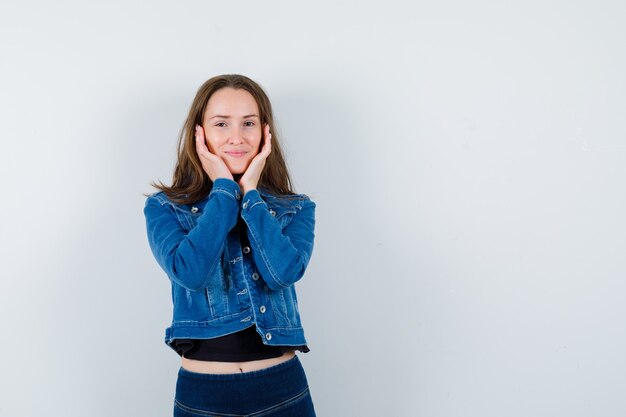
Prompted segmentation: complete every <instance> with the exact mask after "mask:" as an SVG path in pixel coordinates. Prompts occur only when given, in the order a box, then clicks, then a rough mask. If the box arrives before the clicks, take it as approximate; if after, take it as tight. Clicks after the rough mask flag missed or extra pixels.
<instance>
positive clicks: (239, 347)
mask: <svg viewBox="0 0 626 417" xmlns="http://www.w3.org/2000/svg"><path fill="white" fill-rule="evenodd" d="M172 347H173V348H174V349H175V350H176V352H177V353H178V354H179V355H180V356H184V357H185V358H188V359H197V360H205V361H220V362H245V361H254V360H258V359H268V358H277V357H279V356H281V355H282V354H283V352H285V351H287V350H292V349H295V350H299V351H301V352H304V353H307V352H309V351H310V349H309V348H308V347H307V346H306V345H301V346H269V345H264V344H263V341H262V340H261V335H259V334H258V333H257V331H256V326H251V327H248V328H246V329H244V330H241V331H239V332H236V333H231V334H227V335H225V336H221V337H216V338H213V339H174V341H173V342H172Z"/></svg>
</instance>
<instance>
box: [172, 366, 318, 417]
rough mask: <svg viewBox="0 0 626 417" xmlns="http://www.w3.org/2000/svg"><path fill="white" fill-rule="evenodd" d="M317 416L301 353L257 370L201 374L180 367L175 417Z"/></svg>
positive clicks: (175, 400)
mask: <svg viewBox="0 0 626 417" xmlns="http://www.w3.org/2000/svg"><path fill="white" fill-rule="evenodd" d="M196 416H204V417H209V416H212V417H217V416H220V417H224V416H231V417H235V416H238V417H243V416H250V417H252V416H254V417H315V409H314V406H313V400H312V398H311V393H310V391H309V385H308V382H307V378H306V375H305V372H304V368H303V367H302V364H301V362H300V360H299V359H298V356H294V357H293V358H291V359H290V360H288V361H286V362H282V363H279V364H278V365H274V366H271V367H269V368H264V369H260V370H258V371H251V372H243V373H239V374H202V373H197V372H191V371H188V370H186V369H185V368H183V367H180V368H179V371H178V380H177V381H176V397H175V399H174V417H196Z"/></svg>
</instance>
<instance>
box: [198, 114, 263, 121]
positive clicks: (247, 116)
mask: <svg viewBox="0 0 626 417" xmlns="http://www.w3.org/2000/svg"><path fill="white" fill-rule="evenodd" d="M249 117H259V115H258V114H246V115H245V116H243V118H244V119H247V118H249ZM215 118H220V119H230V118H231V117H230V116H226V115H222V114H217V115H215V116H213V117H210V118H209V120H211V119H215Z"/></svg>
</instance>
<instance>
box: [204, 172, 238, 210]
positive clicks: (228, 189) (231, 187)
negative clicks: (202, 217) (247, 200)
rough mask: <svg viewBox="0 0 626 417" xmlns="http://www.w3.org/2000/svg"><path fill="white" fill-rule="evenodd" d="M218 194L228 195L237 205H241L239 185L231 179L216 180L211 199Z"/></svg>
mask: <svg viewBox="0 0 626 417" xmlns="http://www.w3.org/2000/svg"><path fill="white" fill-rule="evenodd" d="M216 193H223V194H226V195H227V196H229V197H230V198H232V199H233V200H235V202H236V203H237V205H239V200H241V197H242V195H241V188H239V184H237V183H236V182H235V181H234V180H231V179H230V178H216V179H215V181H213V188H211V192H210V193H209V198H211V197H213V196H214V195H215V194H216Z"/></svg>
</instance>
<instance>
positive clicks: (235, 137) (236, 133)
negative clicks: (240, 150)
mask: <svg viewBox="0 0 626 417" xmlns="http://www.w3.org/2000/svg"><path fill="white" fill-rule="evenodd" d="M242 142H243V137H242V134H241V129H239V128H234V129H233V134H232V135H231V136H230V138H228V143H230V144H238V143H242Z"/></svg>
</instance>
